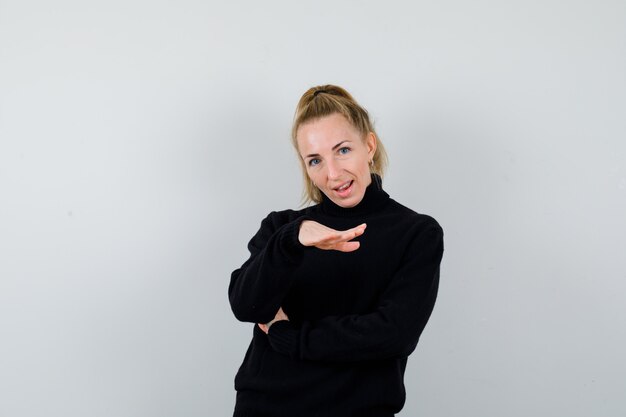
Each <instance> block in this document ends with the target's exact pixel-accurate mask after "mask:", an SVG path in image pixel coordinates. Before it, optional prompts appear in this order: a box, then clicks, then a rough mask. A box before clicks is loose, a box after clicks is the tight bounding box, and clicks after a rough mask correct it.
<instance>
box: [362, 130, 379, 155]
mask: <svg viewBox="0 0 626 417" xmlns="http://www.w3.org/2000/svg"><path fill="white" fill-rule="evenodd" d="M376 145H377V143H376V135H375V134H374V132H370V133H368V134H367V138H366V139H365V146H366V147H367V156H369V159H370V160H371V159H372V158H373V157H374V154H375V153H376Z"/></svg>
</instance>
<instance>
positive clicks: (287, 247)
mask: <svg viewBox="0 0 626 417" xmlns="http://www.w3.org/2000/svg"><path fill="white" fill-rule="evenodd" d="M304 220H309V218H308V217H306V216H302V217H299V218H297V219H296V220H294V221H292V222H291V223H288V224H286V225H285V226H284V228H283V230H282V231H281V232H282V236H281V240H280V242H281V246H282V250H283V253H284V254H285V255H286V256H287V257H288V258H289V259H290V260H291V261H292V262H297V261H298V260H299V259H300V257H301V256H302V254H303V253H304V249H305V248H306V246H304V245H303V244H302V243H300V239H298V235H299V234H300V225H301V224H302V222H303V221H304Z"/></svg>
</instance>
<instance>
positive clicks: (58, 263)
mask: <svg viewBox="0 0 626 417" xmlns="http://www.w3.org/2000/svg"><path fill="white" fill-rule="evenodd" d="M625 74H626V3H624V2H623V1H617V0H616V1H608V0H604V1H595V2H590V1H565V0H542V1H534V0H533V1H528V0H526V1H521V0H520V1H485V0H478V1H472V2H468V1H460V0H444V1H438V2H425V1H418V2H413V1H405V2H398V1H396V2H393V1H391V2H368V1H335V2H327V1H318V2H307V3H304V2H296V1H266V2H260V1H240V2H235V1H233V2H230V3H227V2H211V1H199V0H186V1H176V2H174V1H147V0H124V1H120V0H115V1H110V0H109V1H77V0H76V1H69V0H59V1H54V2H48V1H41V0H39V1H23V0H22V1H17V0H13V1H11V0H0V338H1V340H0V415H1V416H2V417H5V416H6V417H26V416H28V417H35V416H51V415H52V416H64V417H71V416H76V417H79V416H80V417H84V416H89V417H99V416H107V417H108V416H115V417H126V416H128V417H138V416H142V417H143V416H146V417H152V416H163V417H171V416H198V417H200V416H227V415H230V414H231V413H232V407H233V404H234V398H235V391H234V388H233V378H234V375H235V373H236V371H237V368H238V366H239V364H240V363H241V360H242V359H243V355H244V352H245V350H246V348H247V345H248V342H249V340H250V337H251V331H252V326H253V325H252V324H245V323H239V322H237V321H236V320H235V318H234V317H233V315H232V313H231V311H230V308H229V305H228V302H227V286H228V282H229V279H230V272H231V271H232V270H233V269H235V268H237V267H238V266H239V265H240V264H241V263H242V262H243V261H244V260H245V259H246V257H247V251H246V243H247V242H248V240H249V238H250V237H251V236H252V235H253V234H254V232H255V231H256V230H257V228H258V226H259V224H260V221H261V219H262V218H263V217H265V215H266V214H267V213H268V212H269V211H271V210H279V209H285V208H296V207H298V205H299V202H300V200H299V198H300V185H301V182H300V181H301V179H300V173H299V168H298V165H297V160H296V158H295V153H294V152H293V150H292V149H291V147H290V142H289V129H290V124H291V120H292V116H293V111H294V108H295V105H296V102H297V100H298V99H299V97H300V95H301V94H302V93H303V92H304V91H305V90H306V89H307V88H309V87H310V86H313V85H317V84H323V83H335V84H339V85H342V86H344V87H345V88H347V89H348V90H349V91H350V92H352V93H353V94H354V96H355V97H356V98H357V100H359V101H360V102H361V103H362V104H363V105H364V106H365V107H366V108H367V109H368V110H369V111H370V113H371V114H372V116H373V118H374V120H375V121H376V126H377V129H378V133H379V134H380V137H381V139H382V141H383V142H384V143H385V145H386V147H387V149H388V152H389V154H390V162H391V165H390V170H389V173H388V176H387V178H386V179H385V187H386V189H387V191H388V192H389V193H390V194H391V196H392V197H393V198H394V199H396V200H397V201H399V202H401V203H403V204H405V205H407V206H409V207H411V208H413V209H415V210H417V211H419V212H422V213H427V214H430V215H432V216H434V217H435V218H436V219H437V220H439V222H440V223H441V225H442V226H443V228H444V230H445V232H446V252H445V254H444V260H443V264H442V275H441V287H440V293H439V300H438V304H437V305H436V307H435V311H434V313H433V316H432V319H431V321H430V323H429V325H428V326H427V328H426V331H425V332H424V334H423V336H422V339H421V342H420V344H419V346H418V348H417V350H416V351H415V353H414V354H413V355H412V356H411V358H410V360H409V366H408V368H407V373H406V385H407V403H406V406H405V409H404V410H403V412H402V413H401V415H402V416H406V417H408V416H431V417H435V416H441V417H449V416H464V417H465V416H476V417H486V416H487V417H488V416H494V417H501V416H531V415H532V416H568V417H572V416H581V417H583V416H584V417H588V416H594V417H602V416H615V417H617V416H624V415H626V400H624V392H626V382H625V378H624V375H626V361H625V360H624V355H623V354H624V351H625V350H626V303H624V293H625V291H626V261H625V259H626V257H625V256H624V253H626V244H625V240H626V216H625V214H624V213H626V75H625Z"/></svg>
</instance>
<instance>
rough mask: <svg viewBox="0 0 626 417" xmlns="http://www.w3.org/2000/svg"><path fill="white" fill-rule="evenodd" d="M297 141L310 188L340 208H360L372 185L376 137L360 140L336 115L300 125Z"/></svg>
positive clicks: (346, 123) (344, 120) (359, 134)
mask: <svg viewBox="0 0 626 417" xmlns="http://www.w3.org/2000/svg"><path fill="white" fill-rule="evenodd" d="M296 137H297V141H298V151H299V153H300V157H301V158H302V160H303V161H304V165H305V167H306V171H307V174H308V175H309V178H310V179H311V181H313V184H315V186H317V187H318V188H319V189H320V191H321V192H323V193H324V194H325V195H326V196H327V197H328V198H329V199H330V200H331V201H332V202H333V203H335V204H337V205H338V206H340V207H346V208H348V207H354V206H356V205H357V204H359V203H360V202H361V200H362V199H363V196H364V195H365V189H366V188H367V186H368V185H369V184H370V183H371V181H372V179H371V176H370V170H369V161H371V160H372V158H373V157H374V152H375V151H376V136H374V134H373V133H369V134H368V135H367V136H366V137H363V134H362V133H361V132H359V131H358V130H357V129H356V128H355V127H354V126H352V124H350V122H349V121H348V120H347V119H346V118H345V117H344V116H343V115H341V114H339V113H336V114H332V115H330V116H325V117H322V118H321V119H317V120H313V121H311V122H308V123H305V124H303V125H301V126H300V127H299V128H298V131H297V136H296Z"/></svg>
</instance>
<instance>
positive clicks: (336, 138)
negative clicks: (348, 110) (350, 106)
mask: <svg viewBox="0 0 626 417" xmlns="http://www.w3.org/2000/svg"><path fill="white" fill-rule="evenodd" d="M360 139H361V134H360V132H359V131H358V130H357V129H356V128H355V127H354V126H353V125H352V124H351V123H350V122H349V121H348V119H346V118H345V117H344V116H343V115H341V114H339V113H335V114H331V115H329V116H324V117H322V118H319V119H315V120H311V121H309V122H306V123H303V124H302V125H301V126H300V127H299V128H298V132H297V141H298V149H299V151H300V153H301V154H309V153H321V152H324V151H328V150H331V149H332V148H333V146H335V145H337V144H338V143H340V142H342V141H345V140H349V141H352V142H355V141H356V142H360Z"/></svg>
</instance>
